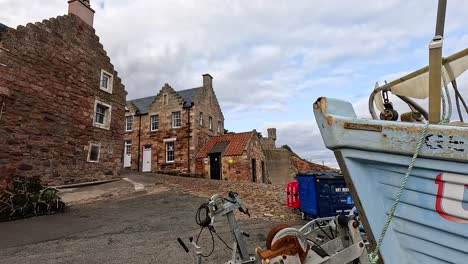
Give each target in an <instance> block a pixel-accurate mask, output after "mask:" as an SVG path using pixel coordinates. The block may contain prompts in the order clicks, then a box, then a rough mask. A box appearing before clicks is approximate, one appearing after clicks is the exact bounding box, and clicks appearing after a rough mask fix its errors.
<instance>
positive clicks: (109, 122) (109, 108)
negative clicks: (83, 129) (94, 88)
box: [93, 99, 112, 130]
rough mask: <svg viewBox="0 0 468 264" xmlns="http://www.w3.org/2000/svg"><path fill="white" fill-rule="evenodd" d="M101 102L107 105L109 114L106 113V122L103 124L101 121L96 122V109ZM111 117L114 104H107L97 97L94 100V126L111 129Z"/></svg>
mask: <svg viewBox="0 0 468 264" xmlns="http://www.w3.org/2000/svg"><path fill="white" fill-rule="evenodd" d="M98 104H100V105H103V106H105V107H107V109H108V110H107V111H108V112H107V113H108V114H109V115H104V124H101V123H97V122H96V110H97V105H98ZM111 117H112V106H111V105H110V104H106V103H104V102H102V101H100V100H98V99H96V100H95V101H94V115H93V126H95V127H99V128H102V129H107V130H110V124H111Z"/></svg>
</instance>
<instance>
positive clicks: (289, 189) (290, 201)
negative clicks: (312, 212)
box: [286, 181, 301, 209]
mask: <svg viewBox="0 0 468 264" xmlns="http://www.w3.org/2000/svg"><path fill="white" fill-rule="evenodd" d="M298 186H299V185H298V183H297V181H292V182H288V184H287V185H286V204H287V206H288V207H289V208H293V209H294V208H300V207H301V203H300V201H299V187H298Z"/></svg>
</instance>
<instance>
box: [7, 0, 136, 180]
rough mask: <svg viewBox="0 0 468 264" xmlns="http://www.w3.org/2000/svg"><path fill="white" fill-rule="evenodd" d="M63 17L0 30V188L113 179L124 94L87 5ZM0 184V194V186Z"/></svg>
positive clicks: (79, 0) (82, 0) (80, 3)
mask: <svg viewBox="0 0 468 264" xmlns="http://www.w3.org/2000/svg"><path fill="white" fill-rule="evenodd" d="M68 3H69V14H67V15H64V16H59V17H57V18H51V19H47V20H43V21H42V22H37V23H34V24H32V23H29V24H27V25H26V26H18V27H17V28H16V29H13V28H8V27H6V26H0V145H1V146H2V147H1V151H0V185H1V186H3V187H4V186H5V184H6V183H7V182H8V181H9V179H11V177H12V176H16V175H17V176H26V177H40V178H41V179H42V180H44V181H45V182H47V183H49V184H67V183H77V182H85V181H92V180H98V179H106V178H109V177H113V176H115V175H117V174H118V172H119V170H120V169H121V156H122V152H123V144H122V140H123V134H124V131H123V124H124V118H125V97H126V94H127V93H126V91H125V89H124V85H122V83H121V80H120V78H119V77H118V75H117V72H116V71H115V70H114V66H113V65H112V63H111V62H110V59H109V57H108V56H107V53H106V51H105V50H104V48H103V45H102V44H101V43H100V42H99V37H98V36H97V35H96V34H95V30H94V28H93V16H94V10H93V9H91V7H90V4H89V1H86V0H71V1H68ZM1 186H0V188H1Z"/></svg>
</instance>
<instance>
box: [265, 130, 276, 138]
mask: <svg viewBox="0 0 468 264" xmlns="http://www.w3.org/2000/svg"><path fill="white" fill-rule="evenodd" d="M267 131H268V138H269V139H272V140H273V141H276V128H268V129H267Z"/></svg>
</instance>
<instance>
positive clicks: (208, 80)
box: [203, 73, 213, 87]
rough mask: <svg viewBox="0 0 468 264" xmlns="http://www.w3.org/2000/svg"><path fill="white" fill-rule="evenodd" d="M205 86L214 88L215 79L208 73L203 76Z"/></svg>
mask: <svg viewBox="0 0 468 264" xmlns="http://www.w3.org/2000/svg"><path fill="white" fill-rule="evenodd" d="M203 86H209V87H212V86H213V77H211V75H209V74H208V73H205V74H203Z"/></svg>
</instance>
